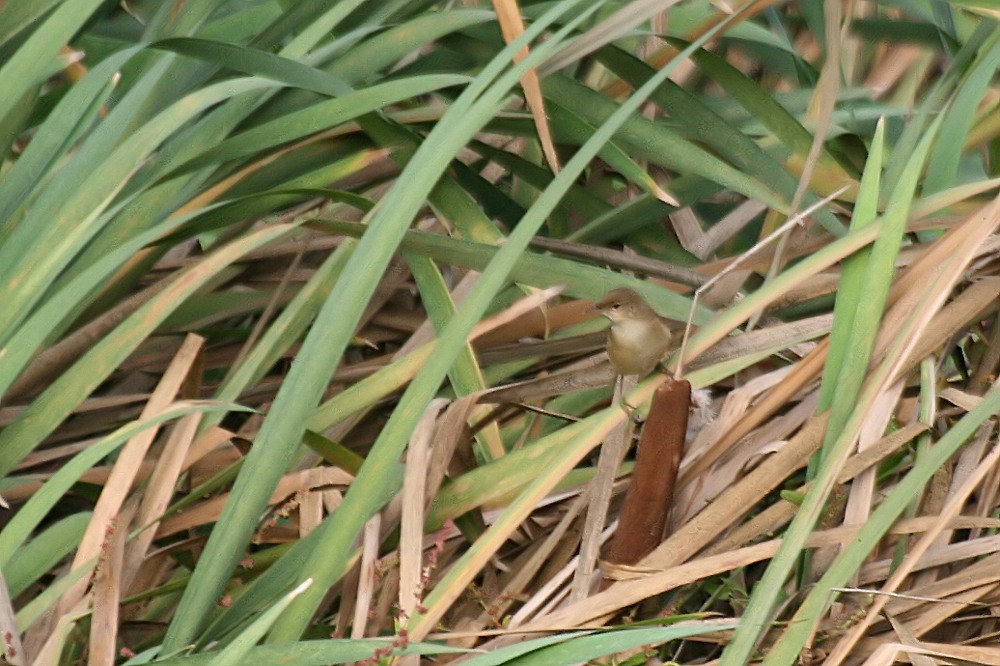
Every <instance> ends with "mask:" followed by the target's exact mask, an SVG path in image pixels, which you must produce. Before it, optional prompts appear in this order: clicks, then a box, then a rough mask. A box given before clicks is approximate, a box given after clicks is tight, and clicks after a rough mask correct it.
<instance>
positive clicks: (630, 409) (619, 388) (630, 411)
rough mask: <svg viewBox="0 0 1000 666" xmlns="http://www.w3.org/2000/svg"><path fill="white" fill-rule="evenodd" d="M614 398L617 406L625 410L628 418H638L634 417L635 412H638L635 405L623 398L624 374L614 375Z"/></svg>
mask: <svg viewBox="0 0 1000 666" xmlns="http://www.w3.org/2000/svg"><path fill="white" fill-rule="evenodd" d="M614 400H615V401H616V402H617V403H618V406H619V407H621V408H622V409H623V410H624V411H625V413H626V414H627V415H628V417H629V418H630V419H632V420H634V421H638V419H636V414H638V412H637V411H636V407H635V405H632V404H629V402H628V401H627V400H626V399H625V375H621V374H616V375H615V394H614Z"/></svg>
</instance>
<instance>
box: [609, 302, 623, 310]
mask: <svg viewBox="0 0 1000 666" xmlns="http://www.w3.org/2000/svg"><path fill="white" fill-rule="evenodd" d="M621 306H622V304H621V303H615V304H614V305H612V306H611V309H612V310H617V309H618V308H620V307H621Z"/></svg>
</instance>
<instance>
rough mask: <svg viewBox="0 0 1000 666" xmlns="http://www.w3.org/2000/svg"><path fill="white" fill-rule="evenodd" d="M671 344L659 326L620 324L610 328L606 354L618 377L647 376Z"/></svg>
mask: <svg viewBox="0 0 1000 666" xmlns="http://www.w3.org/2000/svg"><path fill="white" fill-rule="evenodd" d="M669 342H670V338H669V334H668V335H666V336H665V335H664V333H663V331H662V330H659V327H655V326H651V325H649V324H647V323H645V322H637V321H620V322H616V323H615V324H614V326H612V327H611V343H612V344H610V345H608V355H609V356H610V357H611V362H612V363H613V364H614V366H615V368H616V369H617V370H618V372H619V373H620V374H623V375H646V374H648V373H649V372H651V371H652V370H653V368H654V367H655V366H656V364H657V362H658V361H659V360H660V359H661V358H663V355H664V354H665V353H666V348H667V345H668V344H669Z"/></svg>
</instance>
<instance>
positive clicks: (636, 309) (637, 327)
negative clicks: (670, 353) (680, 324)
mask: <svg viewBox="0 0 1000 666" xmlns="http://www.w3.org/2000/svg"><path fill="white" fill-rule="evenodd" d="M590 310H591V311H593V312H600V313H601V314H602V315H604V316H605V317H607V318H608V319H610V320H611V328H610V329H609V331H608V356H609V357H610V358H611V365H612V366H614V368H615V371H616V372H617V373H618V374H619V375H621V376H625V375H639V376H640V377H643V376H645V375H648V374H649V373H650V372H652V371H653V368H655V367H656V365H657V364H658V363H659V362H660V361H661V360H662V359H663V357H664V356H665V355H666V353H667V350H668V349H669V348H670V329H668V328H667V326H666V324H664V323H663V321H662V320H661V319H660V317H659V315H657V314H656V311H655V310H653V308H651V307H650V306H649V303H647V302H646V300H645V299H644V298H643V297H642V296H640V295H639V294H638V293H636V292H635V291H633V290H631V289H628V288H625V287H621V288H619V289H612V290H611V291H609V292H608V293H607V294H605V296H604V298H602V299H601V300H599V301H598V302H597V303H595V304H594V305H593V306H592V307H591V308H590Z"/></svg>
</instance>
